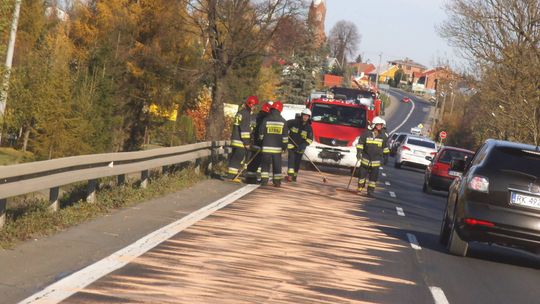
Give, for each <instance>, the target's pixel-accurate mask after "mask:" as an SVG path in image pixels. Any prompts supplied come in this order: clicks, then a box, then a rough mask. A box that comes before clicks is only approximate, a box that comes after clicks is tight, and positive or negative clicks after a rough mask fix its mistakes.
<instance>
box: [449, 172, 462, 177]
mask: <svg viewBox="0 0 540 304" xmlns="http://www.w3.org/2000/svg"><path fill="white" fill-rule="evenodd" d="M448 175H450V176H456V177H458V176H461V175H462V174H461V172H457V171H448Z"/></svg>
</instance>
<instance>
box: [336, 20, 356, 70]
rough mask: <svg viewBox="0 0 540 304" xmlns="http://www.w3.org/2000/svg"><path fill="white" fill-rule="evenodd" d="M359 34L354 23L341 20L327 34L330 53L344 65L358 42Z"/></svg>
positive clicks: (354, 51)
mask: <svg viewBox="0 0 540 304" xmlns="http://www.w3.org/2000/svg"><path fill="white" fill-rule="evenodd" d="M360 39H361V36H360V34H359V33H358V28H357V27H356V25H355V24H354V23H352V22H350V21H344V20H341V21H339V22H338V23H336V24H335V25H334V27H332V29H331V30H330V35H329V36H328V44H329V46H330V50H331V54H332V56H333V57H335V58H337V59H338V60H339V62H340V64H341V66H344V65H345V64H346V63H347V60H348V56H352V55H354V53H356V50H357V49H358V45H359V44H360Z"/></svg>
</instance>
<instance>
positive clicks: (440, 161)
mask: <svg viewBox="0 0 540 304" xmlns="http://www.w3.org/2000/svg"><path fill="white" fill-rule="evenodd" d="M473 155H474V152H473V151H470V150H465V149H460V148H456V147H444V148H442V149H440V150H439V152H437V155H435V157H434V158H432V157H431V156H426V159H427V160H430V161H431V163H430V164H429V165H428V166H427V168H426V172H425V174H424V186H423V187H422V190H423V191H424V192H426V193H431V191H432V190H439V191H448V188H450V184H451V183H452V181H454V179H455V178H456V177H458V176H459V175H461V173H460V172H456V171H452V170H450V164H451V162H452V160H454V159H463V160H467V159H470V158H472V157H473Z"/></svg>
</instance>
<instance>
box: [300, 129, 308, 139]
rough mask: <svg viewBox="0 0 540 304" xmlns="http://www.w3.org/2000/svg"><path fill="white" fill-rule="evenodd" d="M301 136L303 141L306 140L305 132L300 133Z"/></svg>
mask: <svg viewBox="0 0 540 304" xmlns="http://www.w3.org/2000/svg"><path fill="white" fill-rule="evenodd" d="M301 136H302V138H303V139H306V138H307V131H302V133H301Z"/></svg>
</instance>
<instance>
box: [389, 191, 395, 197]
mask: <svg viewBox="0 0 540 304" xmlns="http://www.w3.org/2000/svg"><path fill="white" fill-rule="evenodd" d="M388 193H390V196H391V197H396V193H395V192H394V191H389V192H388Z"/></svg>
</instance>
